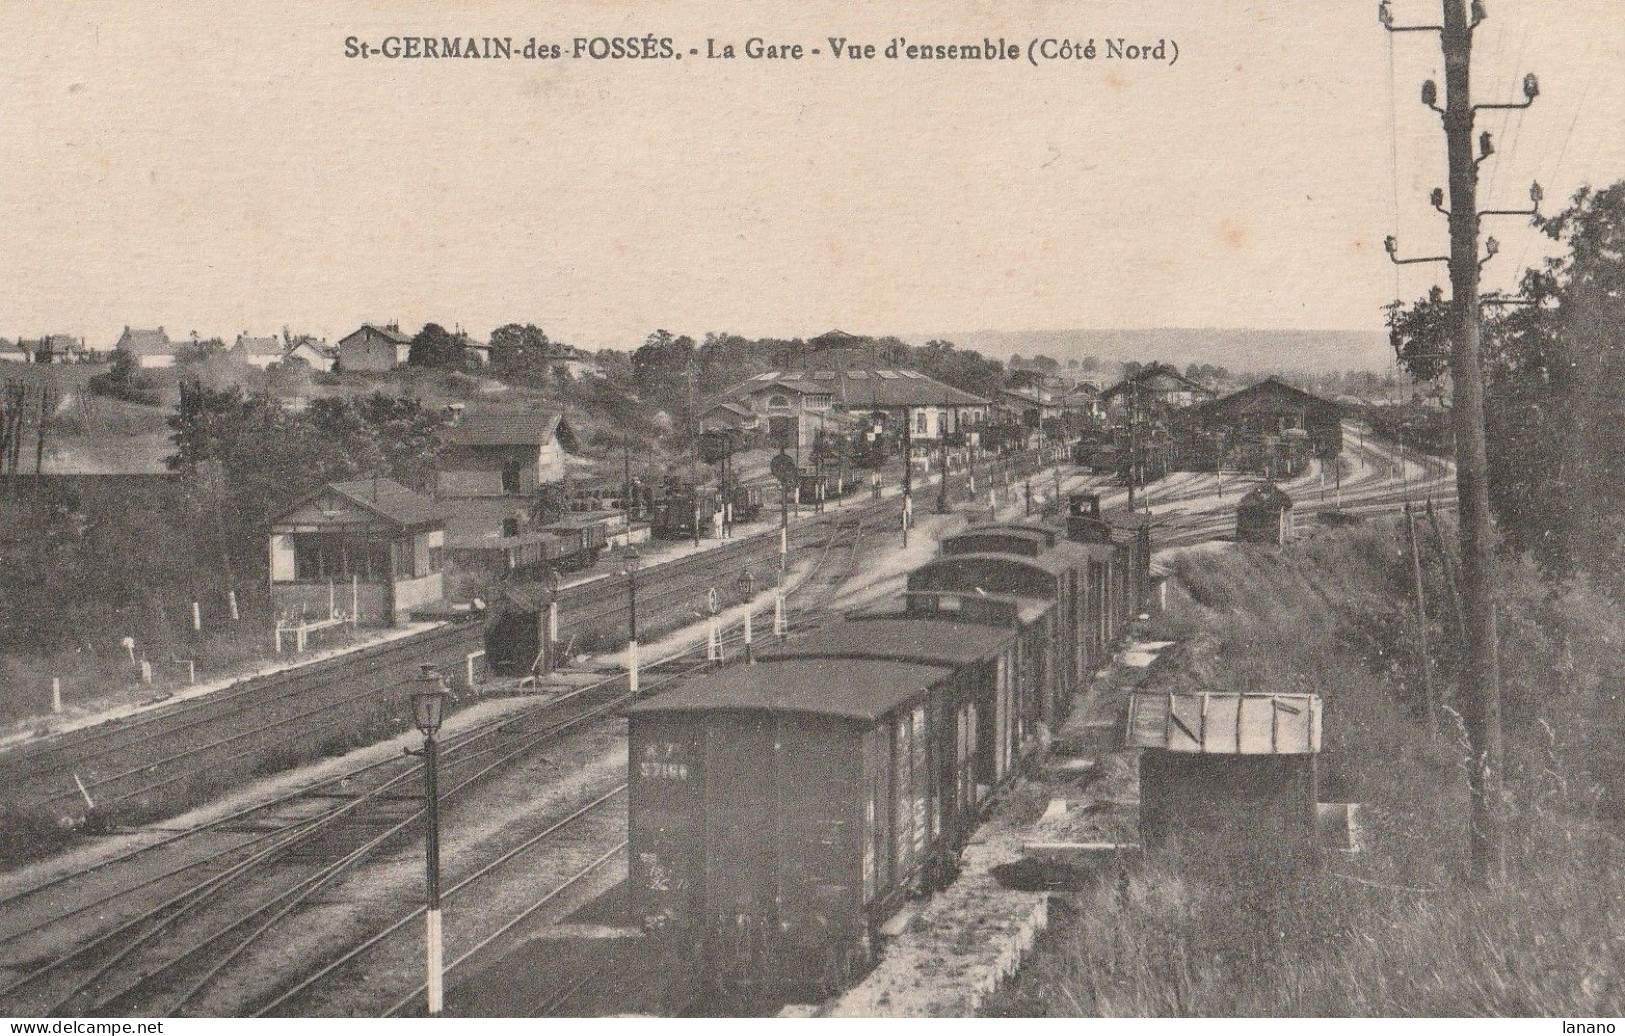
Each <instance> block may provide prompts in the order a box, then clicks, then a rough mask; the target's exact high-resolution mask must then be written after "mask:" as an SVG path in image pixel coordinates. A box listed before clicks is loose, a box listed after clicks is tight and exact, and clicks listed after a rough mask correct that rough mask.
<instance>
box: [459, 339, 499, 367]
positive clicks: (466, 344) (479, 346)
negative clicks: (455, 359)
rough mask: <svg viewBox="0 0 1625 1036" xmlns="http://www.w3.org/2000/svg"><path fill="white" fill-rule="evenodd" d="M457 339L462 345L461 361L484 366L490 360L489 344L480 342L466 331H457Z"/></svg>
mask: <svg viewBox="0 0 1625 1036" xmlns="http://www.w3.org/2000/svg"><path fill="white" fill-rule="evenodd" d="M456 337H457V341H458V343H459V344H461V345H462V347H463V362H464V363H465V364H469V365H472V366H476V367H484V366H485V365H486V364H488V363H490V362H491V345H490V343H488V342H482V341H480V340H479V339H478V338H475V337H474V336H473V335H470V334H469V333H468V332H467V331H458V332H457V335H456Z"/></svg>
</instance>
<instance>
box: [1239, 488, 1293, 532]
mask: <svg viewBox="0 0 1625 1036" xmlns="http://www.w3.org/2000/svg"><path fill="white" fill-rule="evenodd" d="M1292 534H1293V519H1292V497H1290V496H1288V495H1287V493H1286V491H1285V490H1283V489H1282V488H1281V487H1280V486H1277V485H1276V484H1275V483H1273V482H1265V483H1263V484H1262V485H1259V486H1255V487H1254V488H1253V489H1252V490H1251V491H1249V492H1248V493H1247V494H1246V495H1245V496H1243V497H1242V498H1241V500H1240V502H1239V503H1237V504H1236V542H1237V543H1268V544H1271V545H1274V546H1280V545H1281V544H1283V543H1286V542H1287V541H1289V540H1291V539H1292Z"/></svg>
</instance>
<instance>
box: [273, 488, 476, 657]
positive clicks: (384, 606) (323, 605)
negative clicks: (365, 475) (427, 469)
mask: <svg viewBox="0 0 1625 1036" xmlns="http://www.w3.org/2000/svg"><path fill="white" fill-rule="evenodd" d="M445 543H446V514H445V511H444V509H443V508H442V507H441V505H440V504H439V503H437V502H436V501H435V500H433V499H431V498H430V497H427V496H424V495H423V494H421V493H415V492H413V491H412V490H410V489H408V488H406V487H405V486H403V485H401V484H400V483H399V482H395V481H393V480H391V479H387V478H376V479H358V480H356V481H352V482H329V483H328V484H327V485H325V486H323V487H322V488H321V489H318V490H316V491H315V492H314V493H311V494H309V495H307V496H305V497H303V498H302V499H300V500H299V501H298V502H296V503H294V504H293V505H291V506H290V507H288V508H286V509H285V510H283V511H282V512H281V513H280V514H278V515H276V516H275V517H274V518H272V520H271V533H270V588H271V600H272V603H273V604H274V605H275V607H276V609H277V611H278V614H279V616H280V617H281V618H283V619H284V620H288V621H298V620H299V619H300V618H304V619H305V620H306V621H313V620H320V619H326V618H329V617H332V615H333V613H334V612H335V611H337V612H339V613H342V614H343V615H344V616H346V617H352V618H354V620H355V622H356V623H357V624H360V625H371V626H377V625H383V626H394V625H398V624H399V623H401V622H403V621H405V620H406V619H407V618H409V617H410V615H411V613H412V611H413V610H414V609H418V608H426V607H429V606H431V605H434V604H436V603H438V602H439V601H440V600H441V599H442V598H443V597H444V596H445V584H444V581H443V578H442V576H441V571H440V569H441V563H442V553H443V551H444V548H445Z"/></svg>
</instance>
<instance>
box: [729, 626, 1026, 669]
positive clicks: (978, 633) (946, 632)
mask: <svg viewBox="0 0 1625 1036" xmlns="http://www.w3.org/2000/svg"><path fill="white" fill-rule="evenodd" d="M1012 636H1013V634H1012V633H1011V632H1010V631H1009V630H1004V629H1000V628H999V627H997V626H966V625H965V624H964V623H958V622H944V621H941V620H936V619H895V618H869V619H866V618H862V617H855V618H852V619H849V620H848V621H846V622H839V623H835V624H834V625H831V626H826V627H824V628H823V629H821V630H817V631H816V632H813V633H809V634H807V635H806V636H804V637H796V638H794V639H792V640H787V641H785V642H784V643H782V644H777V645H774V646H773V647H770V648H767V649H766V650H763V651H759V652H757V657H758V658H761V659H763V660H764V661H765V660H767V659H774V658H847V659H871V660H873V661H877V662H913V663H916V664H919V665H945V666H961V665H968V664H969V663H972V662H979V661H982V660H984V659H988V658H993V657H995V656H996V655H997V654H998V653H999V651H1000V649H1001V648H1003V647H1004V646H1005V645H1006V644H1008V643H1009V642H1010V639H1011V637H1012Z"/></svg>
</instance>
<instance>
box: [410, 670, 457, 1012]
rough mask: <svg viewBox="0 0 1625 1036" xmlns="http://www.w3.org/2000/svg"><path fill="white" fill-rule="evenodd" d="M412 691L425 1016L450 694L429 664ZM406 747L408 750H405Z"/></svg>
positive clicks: (436, 917)
mask: <svg viewBox="0 0 1625 1036" xmlns="http://www.w3.org/2000/svg"><path fill="white" fill-rule="evenodd" d="M415 683H416V684H417V688H416V689H415V690H414V691H413V692H412V719H413V720H414V722H416V724H417V728H418V731H419V732H420V733H422V734H423V750H422V753H421V754H422V756H423V799H424V815H425V824H424V829H423V851H424V859H425V862H426V864H427V867H428V902H427V909H426V911H425V913H424V918H425V928H424V947H425V949H426V950H427V957H428V960H427V966H428V976H427V992H428V1005H427V1007H428V1012H429V1017H431V1018H436V1017H439V1015H440V1013H441V1009H442V1007H443V1002H442V1001H443V994H444V990H443V989H442V984H441V979H442V976H443V975H444V974H445V967H444V955H445V950H444V943H443V942H442V940H441V929H440V787H439V777H440V775H439V764H440V744H439V742H438V741H436V740H435V735H436V734H438V733H439V732H440V723H441V720H442V719H443V718H444V715H445V707H446V699H447V698H450V697H452V696H453V695H452V693H451V691H450V690H449V689H448V688H447V687H446V681H445V678H444V677H442V676H441V675H440V671H439V670H437V669H436V668H435V667H434V666H432V665H426V666H423V667H422V668H421V669H420V670H419V671H418V678H417V680H416V681H415ZM408 751H410V750H408Z"/></svg>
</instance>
